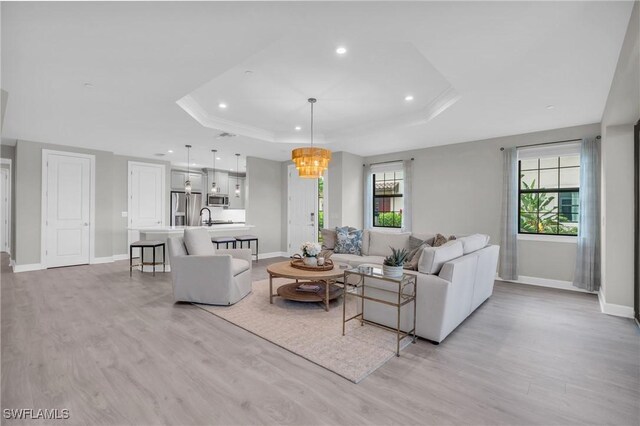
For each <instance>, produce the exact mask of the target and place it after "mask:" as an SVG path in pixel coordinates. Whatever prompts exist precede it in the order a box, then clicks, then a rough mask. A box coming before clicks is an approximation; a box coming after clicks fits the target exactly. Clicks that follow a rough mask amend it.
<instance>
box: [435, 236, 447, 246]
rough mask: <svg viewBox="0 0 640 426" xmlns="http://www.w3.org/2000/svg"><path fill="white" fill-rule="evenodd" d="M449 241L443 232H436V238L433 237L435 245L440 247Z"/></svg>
mask: <svg viewBox="0 0 640 426" xmlns="http://www.w3.org/2000/svg"><path fill="white" fill-rule="evenodd" d="M446 242H447V237H445V236H444V235H442V234H436V236H435V238H434V239H433V247H440V246H441V245H444V244H445V243H446Z"/></svg>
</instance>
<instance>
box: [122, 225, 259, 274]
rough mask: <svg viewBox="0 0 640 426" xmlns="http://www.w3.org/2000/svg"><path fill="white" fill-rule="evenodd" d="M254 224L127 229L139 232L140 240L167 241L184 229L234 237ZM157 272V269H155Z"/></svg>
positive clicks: (213, 235)
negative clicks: (203, 230)
mask: <svg viewBox="0 0 640 426" xmlns="http://www.w3.org/2000/svg"><path fill="white" fill-rule="evenodd" d="M254 227H255V226H254V225H248V224H246V223H214V224H212V225H211V226H206V225H205V226H158V227H153V228H129V231H136V232H139V233H140V240H154V241H162V242H163V243H165V244H166V243H167V240H168V239H169V238H170V237H182V236H183V235H184V230H185V229H198V228H202V229H206V230H207V231H209V234H210V235H211V236H212V237H235V236H238V235H243V234H247V233H249V232H250V231H251V230H252V229H253V228H254ZM146 250H148V254H147V251H145V260H146V259H151V257H152V253H151V249H146ZM168 257H169V247H168V245H167V262H166V264H167V272H168V271H170V270H171V267H170V265H169V259H168ZM156 259H159V260H158V261H159V262H161V261H162V251H161V250H159V249H158V251H157V252H156ZM144 270H145V271H147V270H151V269H150V267H149V266H145V269H144ZM156 272H157V271H156Z"/></svg>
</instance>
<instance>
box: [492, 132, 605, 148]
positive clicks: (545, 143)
mask: <svg viewBox="0 0 640 426" xmlns="http://www.w3.org/2000/svg"><path fill="white" fill-rule="evenodd" d="M596 139H600V135H598V136H596ZM581 140H582V139H567V140H564V141H555V142H542V143H532V144H529V145H518V146H516V148H526V147H529V146H541V145H553V144H556V143H565V142H578V141H581ZM500 151H504V147H503V146H501V147H500Z"/></svg>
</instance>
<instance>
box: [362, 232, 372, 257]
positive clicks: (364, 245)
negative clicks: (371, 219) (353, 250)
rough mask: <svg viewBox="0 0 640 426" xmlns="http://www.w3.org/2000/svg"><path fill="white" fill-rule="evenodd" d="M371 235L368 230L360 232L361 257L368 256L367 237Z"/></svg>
mask: <svg viewBox="0 0 640 426" xmlns="http://www.w3.org/2000/svg"><path fill="white" fill-rule="evenodd" d="M370 234H371V231H369V230H368V229H364V230H363V231H362V249H361V250H360V251H361V254H362V255H363V256H369V235H370Z"/></svg>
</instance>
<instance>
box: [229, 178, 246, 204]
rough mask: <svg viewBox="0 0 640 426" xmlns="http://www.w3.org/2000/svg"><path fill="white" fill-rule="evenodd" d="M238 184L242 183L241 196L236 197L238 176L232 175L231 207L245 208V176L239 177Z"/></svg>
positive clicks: (230, 184) (230, 181)
mask: <svg viewBox="0 0 640 426" xmlns="http://www.w3.org/2000/svg"><path fill="white" fill-rule="evenodd" d="M238 185H240V197H239V198H238V197H236V178H235V177H231V178H230V179H229V208H230V209H244V207H245V202H244V201H245V197H246V194H247V189H246V187H245V178H244V177H239V178H238Z"/></svg>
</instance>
